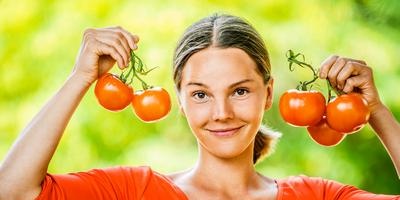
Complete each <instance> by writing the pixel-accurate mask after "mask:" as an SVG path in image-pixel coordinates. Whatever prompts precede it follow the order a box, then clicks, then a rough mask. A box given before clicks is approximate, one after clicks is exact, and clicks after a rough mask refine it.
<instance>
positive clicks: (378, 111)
mask: <svg viewBox="0 0 400 200" xmlns="http://www.w3.org/2000/svg"><path fill="white" fill-rule="evenodd" d="M370 111H371V114H370V118H369V122H370V123H373V122H374V121H376V120H379V119H380V118H382V117H383V116H384V115H386V114H387V113H388V112H389V113H390V111H389V110H388V108H387V107H386V106H385V105H384V104H383V103H381V102H379V103H377V104H375V105H373V106H372V107H370Z"/></svg>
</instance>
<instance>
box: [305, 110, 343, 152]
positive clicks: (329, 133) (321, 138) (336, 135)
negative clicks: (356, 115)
mask: <svg viewBox="0 0 400 200" xmlns="http://www.w3.org/2000/svg"><path fill="white" fill-rule="evenodd" d="M307 131H308V133H309V135H310V137H311V138H312V139H313V140H314V141H315V142H316V143H318V144H320V145H322V146H335V145H337V144H339V143H340V142H341V141H342V140H343V139H344V138H345V137H346V134H345V133H341V132H338V131H336V130H333V129H331V128H330V127H329V126H328V124H327V123H326V118H325V117H324V118H323V119H322V120H321V121H320V122H319V123H318V124H317V125H315V126H309V127H307Z"/></svg>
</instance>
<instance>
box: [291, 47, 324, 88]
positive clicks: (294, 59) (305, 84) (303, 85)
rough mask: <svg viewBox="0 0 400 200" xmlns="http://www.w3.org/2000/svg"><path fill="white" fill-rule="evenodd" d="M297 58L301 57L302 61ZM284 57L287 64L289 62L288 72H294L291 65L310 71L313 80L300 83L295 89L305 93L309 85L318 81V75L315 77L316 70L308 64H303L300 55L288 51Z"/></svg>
mask: <svg viewBox="0 0 400 200" xmlns="http://www.w3.org/2000/svg"><path fill="white" fill-rule="evenodd" d="M298 56H301V57H302V58H303V61H300V60H298V59H297V57H298ZM286 57H287V59H288V62H289V70H290V71H294V68H293V67H292V66H293V63H294V64H296V65H298V66H300V67H303V68H308V69H310V70H311V71H312V73H313V78H312V79H311V80H309V81H304V82H300V85H299V86H298V87H297V88H300V89H301V90H303V91H306V90H307V89H308V88H309V87H308V86H309V85H310V84H312V83H314V82H315V81H316V80H317V79H318V75H317V72H316V70H315V69H314V68H313V67H312V66H311V65H310V64H308V63H306V62H305V58H304V55H303V54H301V53H297V54H294V53H293V51H292V50H289V51H288V52H287V53H286Z"/></svg>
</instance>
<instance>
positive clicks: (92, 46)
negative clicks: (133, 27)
mask: <svg viewBox="0 0 400 200" xmlns="http://www.w3.org/2000/svg"><path fill="white" fill-rule="evenodd" d="M138 42H139V37H138V36H136V35H132V34H131V33H130V32H128V31H126V30H125V29H123V28H121V27H109V28H98V29H94V28H89V29H86V30H85V32H84V34H83V39H82V44H81V47H80V50H79V54H78V57H77V60H76V63H75V66H74V69H73V74H74V75H78V76H80V77H82V78H83V79H84V81H86V82H87V83H88V84H92V83H93V82H94V81H96V80H97V78H98V77H100V76H101V75H102V74H103V73H105V72H107V71H108V70H110V69H111V67H112V66H113V65H114V64H115V62H117V64H118V67H119V68H120V69H124V68H126V67H127V66H128V65H129V61H130V52H131V50H135V49H137V43H138Z"/></svg>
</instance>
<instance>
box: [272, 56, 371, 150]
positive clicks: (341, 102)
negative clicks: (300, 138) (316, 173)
mask: <svg viewBox="0 0 400 200" xmlns="http://www.w3.org/2000/svg"><path fill="white" fill-rule="evenodd" d="M299 55H301V54H296V55H295V54H293V52H291V51H290V52H289V56H288V61H289V62H290V63H292V62H294V63H295V64H297V65H300V66H302V67H308V68H310V69H312V71H313V72H314V79H313V80H311V81H309V82H300V84H301V85H300V87H298V89H291V90H288V91H286V92H284V93H283V94H282V96H281V97H280V100H279V111H280V113H281V116H282V118H283V119H284V120H285V122H287V123H289V124H291V125H293V126H300V127H307V131H308V133H309V135H310V136H311V138H312V139H313V140H314V141H315V142H317V143H318V144H320V145H323V146H335V145H337V144H339V143H340V142H341V141H342V140H343V139H344V138H345V136H346V135H348V134H352V133H355V132H356V131H358V130H359V129H360V128H362V127H363V126H364V125H365V124H366V123H367V122H368V119H369V115H370V111H369V109H368V103H367V101H366V100H365V99H364V98H363V97H362V96H361V94H359V93H355V92H352V93H349V94H341V95H339V96H337V97H335V98H333V99H330V95H329V98H328V102H327V103H326V100H325V97H324V95H322V93H321V92H319V91H316V90H308V88H307V85H308V84H311V83H313V82H314V81H315V80H316V79H317V78H318V77H317V75H316V72H315V70H314V69H313V68H312V67H311V66H310V65H308V64H307V63H305V62H303V61H298V60H297V59H296V57H297V56H299ZM293 60H294V61H293ZM291 66H292V65H291V64H289V69H290V70H291V71H293V70H292V68H291ZM329 89H330V87H329ZM329 94H330V93H329Z"/></svg>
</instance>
